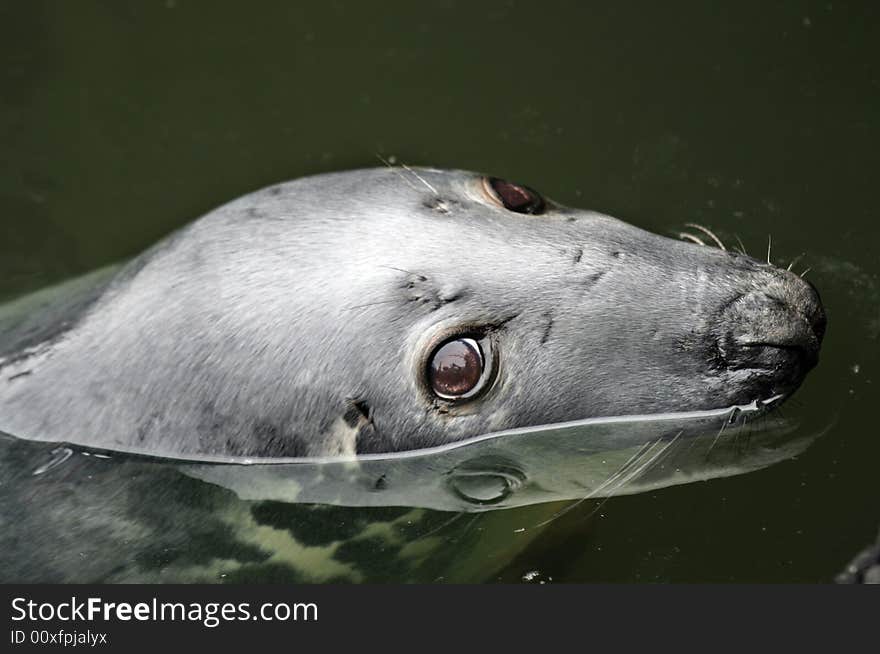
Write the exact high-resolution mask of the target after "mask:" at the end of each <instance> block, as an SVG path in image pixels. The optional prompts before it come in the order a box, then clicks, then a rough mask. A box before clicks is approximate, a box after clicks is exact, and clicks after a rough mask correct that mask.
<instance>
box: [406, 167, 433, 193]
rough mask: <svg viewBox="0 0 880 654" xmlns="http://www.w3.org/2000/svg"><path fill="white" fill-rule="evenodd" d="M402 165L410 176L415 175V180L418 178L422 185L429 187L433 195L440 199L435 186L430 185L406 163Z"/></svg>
mask: <svg viewBox="0 0 880 654" xmlns="http://www.w3.org/2000/svg"><path fill="white" fill-rule="evenodd" d="M400 165H401V166H403V169H404V170H406V171H408V172H409V173H410V174H412V175H414V176H415V178H416V179H417V180H419V181H420V182H421V183H422V184H424V185H425V186H427V187H428V188H429V189H430V190H431V193H433V194H434V195H436V196H437V197H440V194H439V193H438V192H437V189H435V188H434V187H433V186H431V185H430V184H428V182H427V181H426V180H425V178H424V177H422V176H421V175H419V174H418V173H417V172H416V171H414V170H413V169H412V168H410V167H409V166H407V165H406V164H405V163H401V164H400Z"/></svg>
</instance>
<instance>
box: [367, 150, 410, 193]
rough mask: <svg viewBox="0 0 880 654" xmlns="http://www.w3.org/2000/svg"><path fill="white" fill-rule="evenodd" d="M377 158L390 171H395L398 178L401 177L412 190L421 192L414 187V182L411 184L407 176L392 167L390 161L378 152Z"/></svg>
mask: <svg viewBox="0 0 880 654" xmlns="http://www.w3.org/2000/svg"><path fill="white" fill-rule="evenodd" d="M376 158H377V159H378V160H379V161H381V162H382V163H383V164H385V165H386V166H387V167H388V170H393V171H394V172H395V174H396V175H397V176H398V177H400V179H402V180H403V181H404V182H405V183H406V185H407V186H409V187H410V188H411V189H412V190H414V191H418V190H419V189H418V187H417V186H413V184H412V182H410V181H409V180H408V179H407V178H406V176H405V175H404V174H403V173H401V172H400V171H399V170H398V169H397V168H395V167H394V166H392V165H391V164H390V163H389V162H388V160H387V159H385V158H384V157H383V156H382V155H381V154H379V153H378V152H377V153H376Z"/></svg>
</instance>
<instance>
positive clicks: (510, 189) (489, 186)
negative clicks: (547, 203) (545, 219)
mask: <svg viewBox="0 0 880 654" xmlns="http://www.w3.org/2000/svg"><path fill="white" fill-rule="evenodd" d="M483 187H484V188H485V189H486V192H487V193H488V194H489V196H490V197H491V198H492V199H493V200H495V202H497V203H498V204H500V205H501V206H502V207H504V208H505V209H507V210H508V211H515V212H516V213H530V214H538V213H544V198H542V197H541V196H540V195H539V194H538V193H537V192H536V191H533V190H532V189H530V188H529V187H528V186H523V185H522V184H514V183H513V182H508V181H506V180H503V179H498V178H497V177H484V178H483Z"/></svg>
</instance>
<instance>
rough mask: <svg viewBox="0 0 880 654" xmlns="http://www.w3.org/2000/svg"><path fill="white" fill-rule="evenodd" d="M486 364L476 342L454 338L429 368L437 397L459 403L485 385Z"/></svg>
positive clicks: (432, 357) (432, 361)
mask: <svg viewBox="0 0 880 654" xmlns="http://www.w3.org/2000/svg"><path fill="white" fill-rule="evenodd" d="M485 372H486V360H485V358H484V356H483V350H482V348H480V344H479V343H477V341H476V340H474V339H473V338H454V339H451V340H448V341H446V342H445V343H443V344H442V345H440V346H439V347H438V348H437V349H436V350H434V353H433V354H432V355H431V360H430V362H429V364H428V382H429V384H430V386H431V390H432V391H434V394H435V395H436V396H437V397H440V398H442V399H444V400H460V399H465V398H469V397H473V396H474V395H476V394H477V393H478V392H479V391H480V389H481V388H482V387H483V386H484V385H485V378H486V376H487V375H486V374H485Z"/></svg>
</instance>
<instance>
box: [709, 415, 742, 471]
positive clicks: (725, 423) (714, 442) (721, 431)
mask: <svg viewBox="0 0 880 654" xmlns="http://www.w3.org/2000/svg"><path fill="white" fill-rule="evenodd" d="M735 411H736V409H731V410H730V413H729V414H728V415H727V417H726V418H725V419H724V422H722V423H721V429H719V430H718V433H717V434H716V435H715V440H714V441H712V445H710V446H709V451H708V452H706V459H707V460H708V458H709V455H710V454H712V450H714V449H715V446H716V445H717V444H718V439H719V438H721V434H723V433H724V430H725V429H726V428H727V423H728V422H730V418H731V416H733V414H734V412H735Z"/></svg>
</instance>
